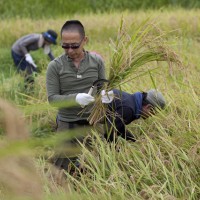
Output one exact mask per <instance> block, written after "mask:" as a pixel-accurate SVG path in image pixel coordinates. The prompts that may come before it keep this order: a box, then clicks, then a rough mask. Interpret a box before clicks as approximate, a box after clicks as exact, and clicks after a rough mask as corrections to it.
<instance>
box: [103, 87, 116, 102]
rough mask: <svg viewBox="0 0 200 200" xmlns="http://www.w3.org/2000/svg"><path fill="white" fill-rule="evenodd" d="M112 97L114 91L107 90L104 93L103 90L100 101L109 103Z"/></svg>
mask: <svg viewBox="0 0 200 200" xmlns="http://www.w3.org/2000/svg"><path fill="white" fill-rule="evenodd" d="M113 99H114V93H113V91H112V90H111V91H109V92H107V93H106V91H105V90H102V91H101V101H102V103H111V102H112V101H113Z"/></svg>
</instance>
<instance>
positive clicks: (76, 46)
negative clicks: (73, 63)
mask: <svg viewBox="0 0 200 200" xmlns="http://www.w3.org/2000/svg"><path fill="white" fill-rule="evenodd" d="M61 40H62V48H63V49H64V50H65V53H66V54H67V55H68V56H69V57H70V58H71V59H72V60H73V59H78V58H81V57H82V55H83V47H84V45H85V43H86V41H87V38H86V37H82V36H81V35H80V34H79V32H70V31H63V32H62V35H61Z"/></svg>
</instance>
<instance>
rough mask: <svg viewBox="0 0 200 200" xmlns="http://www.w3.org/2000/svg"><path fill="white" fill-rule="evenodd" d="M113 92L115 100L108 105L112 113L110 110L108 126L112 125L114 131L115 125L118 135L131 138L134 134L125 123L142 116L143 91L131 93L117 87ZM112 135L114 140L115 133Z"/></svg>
mask: <svg viewBox="0 0 200 200" xmlns="http://www.w3.org/2000/svg"><path fill="white" fill-rule="evenodd" d="M113 92H114V95H115V97H114V100H113V101H112V102H111V103H110V104H109V105H108V108H109V111H111V113H112V114H110V112H108V116H107V117H108V120H107V124H109V126H108V127H109V128H111V127H112V129H113V130H112V132H113V131H114V128H113V127H115V128H116V129H115V130H116V132H117V135H118V136H121V137H123V138H124V139H131V138H133V137H134V136H133V135H132V134H131V133H130V132H129V131H128V130H126V127H125V125H128V124H130V123H131V122H132V121H134V120H136V119H138V118H140V114H141V109H142V93H140V92H137V93H134V94H129V93H127V92H123V91H120V90H117V89H114V90H113ZM113 125H114V126H113ZM110 137H111V138H110V139H111V140H112V139H113V133H111V135H110ZM131 140H132V139H131ZM133 140H135V139H133Z"/></svg>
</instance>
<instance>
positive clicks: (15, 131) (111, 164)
mask: <svg viewBox="0 0 200 200" xmlns="http://www.w3.org/2000/svg"><path fill="white" fill-rule="evenodd" d="M69 19H79V20H80V21H81V22H82V23H83V24H84V25H85V29H86V34H87V36H88V37H89V42H88V44H87V45H86V50H89V51H97V52H99V53H100V54H101V55H102V57H103V58H104V60H105V65H106V73H107V77H109V76H110V73H111V71H112V70H115V69H113V68H111V66H112V64H113V58H114V56H116V55H115V54H114V52H115V50H118V49H114V46H115V45H114V46H113V44H116V43H117V42H120V37H119V34H120V33H119V29H120V24H121V21H122V19H123V27H124V29H125V30H126V31H127V34H128V35H129V36H133V35H134V34H135V32H137V31H138V30H139V28H140V27H143V26H144V25H145V24H146V23H150V24H151V26H150V27H153V28H150V29H148V30H147V32H148V36H150V37H151V38H152V44H157V45H158V43H154V40H153V38H159V39H160V41H162V44H163V45H165V46H167V48H169V49H170V51H169V52H171V53H173V56H175V57H176V59H177V61H178V62H171V60H168V59H165V61H157V62H155V61H152V62H145V60H144V65H143V63H140V67H139V68H136V69H135V70H133V71H131V72H128V75H127V76H126V79H125V80H126V81H124V80H121V81H119V84H120V87H121V88H122V89H123V90H125V91H127V92H130V93H134V92H137V91H146V90H149V89H150V88H157V89H158V90H159V91H161V92H162V93H163V95H164V96H165V98H166V101H167V106H166V108H165V110H164V111H162V112H159V113H158V114H157V115H155V116H153V117H151V118H149V119H147V120H142V119H141V120H137V121H134V122H133V123H132V124H130V125H129V129H130V130H131V131H132V133H134V135H135V137H136V138H137V141H136V142H135V143H131V142H128V141H125V140H123V139H121V140H119V142H118V143H117V146H114V145H113V144H108V143H107V142H105V141H104V140H102V139H101V137H100V135H99V132H98V131H97V130H96V129H95V128H92V130H89V131H90V132H89V133H90V135H91V143H92V150H88V149H87V148H86V147H85V146H84V145H82V146H81V149H79V151H78V154H79V158H80V161H81V164H82V166H83V168H84V170H83V171H84V172H83V173H79V172H77V173H76V174H73V175H70V174H68V173H67V172H64V171H59V170H57V169H55V168H54V167H53V166H51V165H50V164H49V162H48V160H49V159H50V158H51V156H52V155H53V153H54V147H55V146H56V144H57V143H58V142H59V141H60V140H62V139H63V138H65V139H66V138H70V137H71V136H73V135H75V134H80V132H81V130H77V131H73V132H67V133H63V135H62V134H61V135H59V136H58V135H56V134H55V132H54V131H55V126H56V124H55V118H56V113H57V109H56V108H55V107H52V106H50V105H49V104H48V102H47V94H46V85H45V74H46V69H47V65H48V63H49V60H48V58H47V57H45V55H44V54H43V52H42V50H39V51H37V52H31V55H32V56H33V58H34V60H35V62H36V64H37V66H38V69H39V73H38V75H37V76H36V77H35V89H34V92H32V93H28V94H27V93H26V92H25V91H24V85H23V78H22V77H21V76H20V75H19V74H18V73H16V71H15V67H14V65H13V61H12V59H11V46H12V44H13V43H14V41H15V40H17V39H18V38H19V37H21V36H23V35H25V34H28V33H32V32H39V33H40V32H43V31H46V30H47V29H49V28H50V29H54V30H56V31H57V32H58V33H59V31H60V28H61V26H62V25H63V24H64V22H65V21H66V20H69ZM199 22H200V12H199V9H190V10H186V9H181V8H179V9H160V10H146V11H133V12H130V11H121V12H117V11H116V12H114V11H112V12H109V13H96V14H95V13H93V14H92V13H88V14H85V13H84V14H73V15H72V14H71V15H67V14H66V16H59V17H55V18H36V19H34V18H26V17H15V18H14V17H11V18H4V19H1V20H0V27H1V29H0V138H1V140H0V199H2V200H4V199H14V200H15V199H19V200H21V199H25V200H27V199H30V200H32V199H34V200H35V199H41V200H57V199H58V200H62V199H63V200H64V199H72V200H75V199H79V200H81V199H84V200H85V199H88V200H90V199H91V200H92V199H96V200H98V199H101V200H104V199H105V200H110V199H113V200H118V199H119V200H121V199H130V200H131V199H133V200H143V199H145V200H150V199H152V200H154V199H155V200H199V199H200V83H199V82H200V59H199V53H200V23H199ZM141 33H142V32H141ZM158 33H159V36H158ZM144 39H145V38H144ZM59 42H60V36H59V37H58V45H55V46H53V47H52V50H53V53H54V55H55V56H59V55H60V54H61V53H63V49H62V48H61V47H60V45H59ZM134 42H136V39H133V44H135V43H134ZM156 42H157V41H156ZM140 44H141V45H142V44H143V43H142V42H141V41H140V42H139V43H138V44H137V46H140ZM115 47H116V46H115ZM133 51H134V49H133ZM167 52H168V51H167ZM121 53H122V54H123V55H124V52H123V50H122V52H121ZM125 53H127V54H128V52H127V51H125ZM170 55H172V54H169V57H170ZM145 59H146V58H145ZM138 62H139V61H138ZM74 151H76V149H72V148H68V149H67V152H68V154H69V155H70V154H72V153H73V152H74Z"/></svg>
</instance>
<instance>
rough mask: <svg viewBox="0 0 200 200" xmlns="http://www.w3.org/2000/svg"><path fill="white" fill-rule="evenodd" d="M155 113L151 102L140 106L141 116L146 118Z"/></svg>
mask: <svg viewBox="0 0 200 200" xmlns="http://www.w3.org/2000/svg"><path fill="white" fill-rule="evenodd" d="M152 115H155V109H154V107H153V106H152V105H151V104H147V105H145V106H142V112H141V117H142V118H143V119H147V118H148V117H150V116H152Z"/></svg>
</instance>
